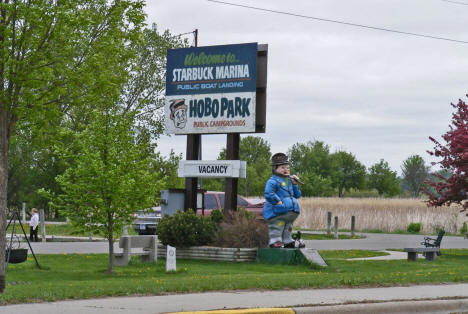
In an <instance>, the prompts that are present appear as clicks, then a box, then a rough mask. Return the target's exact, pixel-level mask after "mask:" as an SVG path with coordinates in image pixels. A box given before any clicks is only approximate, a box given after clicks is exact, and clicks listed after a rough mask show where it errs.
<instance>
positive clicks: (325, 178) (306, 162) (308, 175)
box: [288, 141, 334, 196]
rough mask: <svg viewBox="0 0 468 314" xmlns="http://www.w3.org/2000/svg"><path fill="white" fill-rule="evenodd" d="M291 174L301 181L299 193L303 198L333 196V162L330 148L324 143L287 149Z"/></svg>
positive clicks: (298, 145)
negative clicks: (300, 192)
mask: <svg viewBox="0 0 468 314" xmlns="http://www.w3.org/2000/svg"><path fill="white" fill-rule="evenodd" d="M288 155H289V158H290V162H291V173H293V174H296V175H298V176H299V177H300V178H301V180H303V182H304V183H306V184H304V186H301V191H302V194H303V195H304V196H329V195H333V182H332V179H331V178H332V175H333V171H334V169H333V162H332V159H331V158H330V147H329V146H328V145H326V144H325V143H324V142H320V141H314V142H311V141H309V142H307V143H306V144H301V143H297V144H294V145H293V146H292V148H290V149H289V151H288Z"/></svg>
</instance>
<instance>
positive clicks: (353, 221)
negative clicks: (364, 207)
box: [351, 216, 356, 237]
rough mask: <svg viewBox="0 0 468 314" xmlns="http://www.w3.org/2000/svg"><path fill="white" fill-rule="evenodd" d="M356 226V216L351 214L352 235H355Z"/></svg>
mask: <svg viewBox="0 0 468 314" xmlns="http://www.w3.org/2000/svg"><path fill="white" fill-rule="evenodd" d="M355 227H356V216H351V237H354V228H355Z"/></svg>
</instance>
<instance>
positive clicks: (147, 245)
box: [114, 235, 158, 266]
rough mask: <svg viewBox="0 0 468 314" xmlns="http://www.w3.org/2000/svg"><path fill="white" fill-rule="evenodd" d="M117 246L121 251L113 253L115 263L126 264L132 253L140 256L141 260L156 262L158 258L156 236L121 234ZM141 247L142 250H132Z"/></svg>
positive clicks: (118, 264)
mask: <svg viewBox="0 0 468 314" xmlns="http://www.w3.org/2000/svg"><path fill="white" fill-rule="evenodd" d="M119 248H121V249H123V252H122V253H114V257H115V265H117V266H127V265H128V262H129V261H130V257H131V256H132V255H137V256H141V260H142V261H143V262H157V260H158V236H156V235H139V236H122V237H121V238H120V240H119ZM137 248H140V249H143V252H132V249H137Z"/></svg>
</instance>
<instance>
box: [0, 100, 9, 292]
mask: <svg viewBox="0 0 468 314" xmlns="http://www.w3.org/2000/svg"><path fill="white" fill-rule="evenodd" d="M7 193H8V113H7V112H6V111H5V109H4V108H1V107H0V293H3V291H5V283H6V281H5V245H6V214H7V210H8V209H7Z"/></svg>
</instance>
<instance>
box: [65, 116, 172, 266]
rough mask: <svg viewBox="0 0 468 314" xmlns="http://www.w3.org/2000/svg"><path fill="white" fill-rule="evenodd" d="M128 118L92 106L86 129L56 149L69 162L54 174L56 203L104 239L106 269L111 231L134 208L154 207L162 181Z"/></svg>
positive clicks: (113, 232)
mask: <svg viewBox="0 0 468 314" xmlns="http://www.w3.org/2000/svg"><path fill="white" fill-rule="evenodd" d="M132 118H133V115H127V116H125V117H123V116H122V115H121V113H119V112H116V111H115V110H114V109H110V110H107V111H104V112H102V111H100V110H95V111H94V113H93V115H92V120H91V121H90V123H89V125H87V127H86V129H85V130H84V131H82V132H79V133H76V134H74V136H75V141H74V145H76V146H75V147H70V145H62V146H61V147H56V148H57V153H58V154H59V156H61V157H62V158H63V159H66V160H68V161H69V167H68V168H67V169H66V170H65V172H64V173H63V174H62V175H59V176H58V177H57V181H58V182H59V183H60V185H61V186H62V189H63V191H64V193H63V194H62V195H60V196H59V202H60V205H61V206H62V207H68V208H69V210H67V215H68V216H69V217H70V219H71V221H72V223H73V224H75V225H77V226H80V227H88V228H91V230H92V231H93V232H99V233H101V234H103V235H104V237H105V238H107V240H108V243H109V267H108V270H109V272H111V273H112V272H113V259H114V257H113V253H114V252H113V250H114V238H115V235H116V234H118V233H120V232H121V230H122V227H123V226H124V225H125V224H127V223H128V222H129V221H131V219H132V214H134V213H135V212H136V211H137V210H140V209H145V208H150V207H152V206H153V205H154V203H155V199H156V195H157V192H158V191H159V189H160V188H162V187H163V185H164V181H163V179H162V176H161V174H160V173H159V172H157V171H154V169H153V168H154V164H153V159H152V158H151V157H152V156H151V155H150V154H148V150H147V147H146V143H138V142H136V141H135V134H134V131H132V128H133V123H134V121H133V119H132ZM90 219H91V221H92V223H91V224H90ZM89 224H90V225H89Z"/></svg>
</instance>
